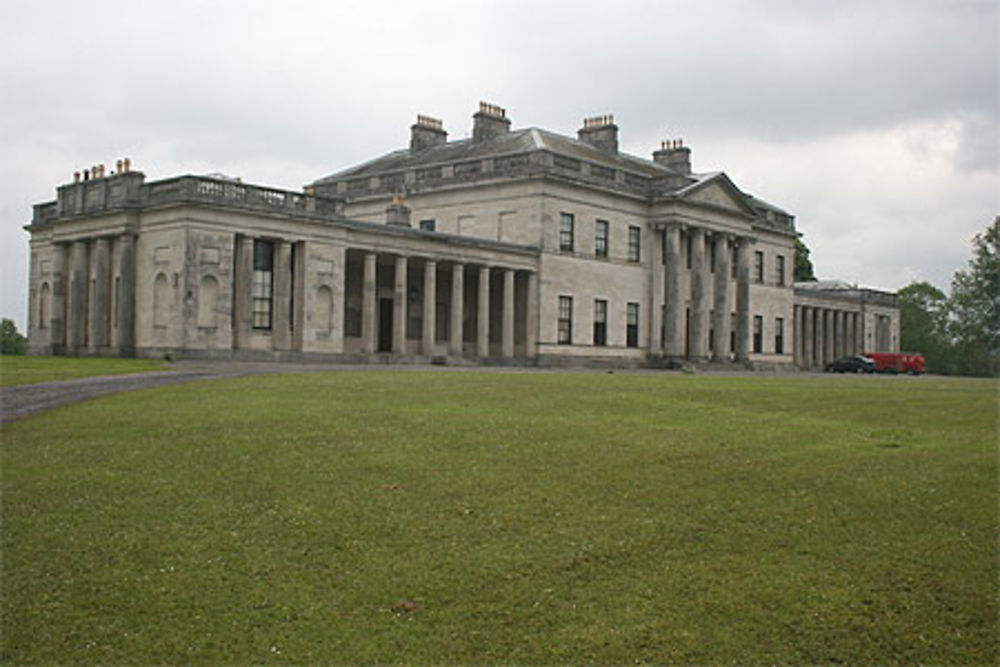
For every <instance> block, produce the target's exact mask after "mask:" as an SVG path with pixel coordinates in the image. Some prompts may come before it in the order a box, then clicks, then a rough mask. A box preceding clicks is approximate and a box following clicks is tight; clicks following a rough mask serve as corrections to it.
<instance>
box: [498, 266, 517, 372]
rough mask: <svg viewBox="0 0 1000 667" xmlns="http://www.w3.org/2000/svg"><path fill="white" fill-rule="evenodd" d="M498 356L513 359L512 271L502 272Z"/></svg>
mask: <svg viewBox="0 0 1000 667" xmlns="http://www.w3.org/2000/svg"><path fill="white" fill-rule="evenodd" d="M500 356H501V357H503V358H504V359H511V358H513V357H514V270H513V269H504V270H503V319H502V321H501V323H500Z"/></svg>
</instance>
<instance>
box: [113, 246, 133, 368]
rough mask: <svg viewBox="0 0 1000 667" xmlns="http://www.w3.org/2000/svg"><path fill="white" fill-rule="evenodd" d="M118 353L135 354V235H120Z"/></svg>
mask: <svg viewBox="0 0 1000 667" xmlns="http://www.w3.org/2000/svg"><path fill="white" fill-rule="evenodd" d="M118 285H119V287H118V295H117V303H115V308H117V309H118V339H117V341H116V345H117V346H118V353H119V354H120V355H122V356H131V355H133V354H135V237H134V236H132V234H131V233H128V234H122V235H121V236H120V237H118Z"/></svg>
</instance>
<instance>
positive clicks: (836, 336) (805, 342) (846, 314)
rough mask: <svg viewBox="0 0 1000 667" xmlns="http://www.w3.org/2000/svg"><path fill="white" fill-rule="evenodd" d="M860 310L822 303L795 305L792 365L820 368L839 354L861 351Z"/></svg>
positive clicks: (846, 354)
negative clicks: (817, 304) (829, 306)
mask: <svg viewBox="0 0 1000 667" xmlns="http://www.w3.org/2000/svg"><path fill="white" fill-rule="evenodd" d="M862 329H863V323H862V319H861V313H859V312H857V311H851V310H842V309H836V308H827V307H823V306H807V305H798V304H797V305H796V306H795V365H796V366H798V367H799V368H813V367H822V366H825V365H826V364H828V363H830V362H831V361H833V360H834V359H838V358H840V357H846V356H851V355H855V354H862V353H863V352H864V349H863V348H864V335H863V331H862Z"/></svg>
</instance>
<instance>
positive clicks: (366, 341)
mask: <svg viewBox="0 0 1000 667" xmlns="http://www.w3.org/2000/svg"><path fill="white" fill-rule="evenodd" d="M375 260H376V257H375V253H373V252H366V253H365V279H364V285H363V287H362V288H361V289H362V294H361V351H362V352H364V353H365V354H375V276H376V274H375Z"/></svg>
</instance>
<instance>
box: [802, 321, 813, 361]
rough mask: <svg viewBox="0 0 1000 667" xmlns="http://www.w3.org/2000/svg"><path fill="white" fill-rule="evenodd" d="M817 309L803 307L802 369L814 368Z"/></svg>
mask: <svg viewBox="0 0 1000 667" xmlns="http://www.w3.org/2000/svg"><path fill="white" fill-rule="evenodd" d="M814 317H815V309H814V308H812V307H810V306H802V364H801V365H802V368H812V366H813V318H814Z"/></svg>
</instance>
